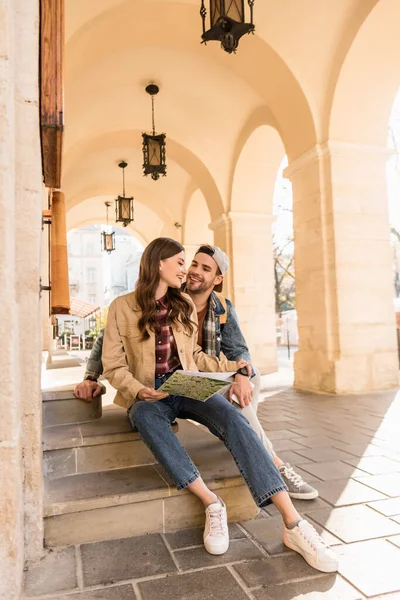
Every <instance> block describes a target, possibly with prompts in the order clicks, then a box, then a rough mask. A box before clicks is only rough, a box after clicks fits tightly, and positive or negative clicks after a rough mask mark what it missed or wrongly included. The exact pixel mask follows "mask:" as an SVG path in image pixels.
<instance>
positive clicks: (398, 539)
mask: <svg viewBox="0 0 400 600" xmlns="http://www.w3.org/2000/svg"><path fill="white" fill-rule="evenodd" d="M388 542H391V543H392V544H394V545H395V546H397V547H398V548H400V535H393V536H391V537H390V538H388Z"/></svg>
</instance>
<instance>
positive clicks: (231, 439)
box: [128, 380, 287, 507]
mask: <svg viewBox="0 0 400 600" xmlns="http://www.w3.org/2000/svg"><path fill="white" fill-rule="evenodd" d="M160 383H161V382H160V381H157V380H156V385H155V387H156V388H158V387H159V385H160ZM128 414H129V419H130V422H131V424H132V426H133V427H135V428H136V429H137V430H138V431H139V433H140V435H141V437H142V439H143V440H144V442H145V444H146V446H148V448H149V449H150V450H151V451H152V453H153V454H154V456H155V457H156V458H157V460H158V462H159V463H160V464H161V465H162V466H163V467H164V468H165V469H166V471H167V472H168V473H169V475H170V476H171V477H172V479H173V480H174V482H175V484H176V486H177V488H178V489H183V488H185V487H187V486H188V485H190V484H191V483H193V482H194V481H195V480H196V479H197V478H198V477H199V476H200V474H199V472H198V470H197V468H196V466H195V465H194V463H193V461H192V460H191V458H190V457H189V456H188V454H187V453H186V450H185V449H184V448H183V446H182V444H181V443H180V441H179V440H178V438H177V437H176V435H175V434H174V433H173V431H172V428H171V423H172V422H173V421H174V420H175V419H176V418H180V419H192V420H193V421H196V422H197V423H201V424H202V425H205V426H206V427H208V429H209V430H210V432H211V433H212V434H214V435H215V436H217V437H219V438H220V439H221V440H222V441H223V442H224V444H225V446H226V447H227V448H228V450H229V451H230V452H231V454H232V456H233V458H234V459H235V462H236V464H237V466H238V468H239V471H240V473H241V474H242V476H243V478H244V480H245V481H246V483H247V485H248V488H249V490H250V492H251V494H252V496H253V498H254V501H255V502H256V504H257V506H259V507H263V506H267V505H268V504H270V502H271V496H274V495H275V494H277V493H278V492H281V491H284V490H286V489H287V488H286V485H285V484H284V482H283V480H282V477H281V475H280V473H279V471H278V469H277V468H276V466H275V465H274V463H273V462H272V459H271V456H270V455H269V453H268V452H267V451H266V450H265V448H264V446H263V444H262V443H261V441H260V439H259V438H258V437H257V435H256V433H255V432H254V430H253V429H252V428H251V426H250V425H249V423H248V421H247V420H246V419H245V417H243V415H242V414H241V413H240V412H239V411H238V410H236V409H235V408H234V407H233V406H232V405H231V404H229V402H227V401H226V399H225V398H224V397H223V396H221V395H220V394H215V395H214V396H212V398H210V399H209V400H207V401H206V402H200V401H198V400H192V399H191V398H185V397H183V396H168V397H167V398H165V399H164V400H158V401H157V402H146V401H144V400H142V401H138V402H136V403H135V404H133V405H132V406H131V408H130V409H129V413H128Z"/></svg>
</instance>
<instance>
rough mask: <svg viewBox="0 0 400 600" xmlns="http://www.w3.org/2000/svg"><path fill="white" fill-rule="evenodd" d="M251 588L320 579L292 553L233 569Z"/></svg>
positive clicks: (316, 573)
mask: <svg viewBox="0 0 400 600" xmlns="http://www.w3.org/2000/svg"><path fill="white" fill-rule="evenodd" d="M233 569H234V570H235V571H237V572H238V573H239V575H240V577H241V578H242V579H243V581H244V582H245V584H246V586H247V587H249V588H253V587H260V586H262V585H268V586H271V585H278V584H281V583H290V582H291V581H296V579H304V578H306V577H320V576H321V573H320V571H316V570H315V569H313V568H312V567H310V565H309V564H308V563H306V561H305V560H304V558H303V557H302V556H300V554H297V553H294V552H293V553H291V554H288V555H287V556H276V557H273V558H264V559H263V560H257V561H254V562H248V563H240V564H238V565H235V566H234V567H233Z"/></svg>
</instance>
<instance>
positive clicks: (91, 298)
mask: <svg viewBox="0 0 400 600" xmlns="http://www.w3.org/2000/svg"><path fill="white" fill-rule="evenodd" d="M89 304H96V294H89Z"/></svg>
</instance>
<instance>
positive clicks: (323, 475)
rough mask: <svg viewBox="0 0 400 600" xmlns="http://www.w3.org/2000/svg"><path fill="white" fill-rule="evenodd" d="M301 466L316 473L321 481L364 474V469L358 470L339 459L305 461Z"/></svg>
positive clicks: (312, 473)
mask: <svg viewBox="0 0 400 600" xmlns="http://www.w3.org/2000/svg"><path fill="white" fill-rule="evenodd" d="M301 468H302V469H303V470H304V471H309V472H310V473H311V475H316V477H319V478H320V479H322V480H323V481H330V480H331V479H344V478H348V477H353V478H354V477H359V476H362V475H366V473H365V472H364V471H360V469H356V468H355V467H352V466H351V465H346V464H345V463H343V462H341V461H333V462H324V463H305V464H302V465H301Z"/></svg>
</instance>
